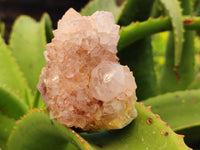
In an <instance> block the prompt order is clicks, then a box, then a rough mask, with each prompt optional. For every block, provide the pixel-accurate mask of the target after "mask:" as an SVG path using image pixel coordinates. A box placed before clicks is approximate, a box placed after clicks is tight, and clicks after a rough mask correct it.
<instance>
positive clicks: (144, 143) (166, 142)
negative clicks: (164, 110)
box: [81, 103, 189, 150]
mask: <svg viewBox="0 0 200 150" xmlns="http://www.w3.org/2000/svg"><path fill="white" fill-rule="evenodd" d="M136 108H137V110H138V117H137V118H136V119H135V120H134V121H133V122H132V123H131V124H130V125H128V126H127V127H125V128H124V129H122V130H116V131H102V132H100V133H93V134H88V133H83V134H81V135H82V136H83V137H84V138H85V139H86V140H87V141H89V143H90V144H92V146H93V147H94V148H95V149H99V150H100V149H103V150H122V149H123V150H130V149H136V150H156V149H164V150H172V149H176V150H179V149H180V150H184V149H189V148H188V147H187V146H186V145H185V144H184V142H183V138H181V136H178V135H177V134H175V133H174V132H173V131H172V129H170V128H169V126H167V124H166V123H164V122H163V121H161V120H160V118H159V117H158V116H157V115H154V114H153V113H152V112H151V111H150V110H148V109H147V108H146V107H144V105H143V104H142V103H140V104H139V103H137V104H136Z"/></svg>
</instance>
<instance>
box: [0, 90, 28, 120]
mask: <svg viewBox="0 0 200 150" xmlns="http://www.w3.org/2000/svg"><path fill="white" fill-rule="evenodd" d="M27 111H28V106H27V105H26V104H25V102H24V101H23V100H21V99H20V98H19V97H18V96H16V95H15V94H14V93H12V92H11V91H10V90H8V89H6V88H5V87H2V86H0V112H1V113H3V114H4V115H6V116H8V117H10V118H13V119H16V120H17V119H19V118H20V117H21V116H23V115H24V114H25V113H26V112H27Z"/></svg>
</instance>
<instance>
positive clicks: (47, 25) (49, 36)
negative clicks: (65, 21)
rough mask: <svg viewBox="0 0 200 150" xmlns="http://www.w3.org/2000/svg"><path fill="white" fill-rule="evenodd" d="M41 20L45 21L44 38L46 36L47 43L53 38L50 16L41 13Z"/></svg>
mask: <svg viewBox="0 0 200 150" xmlns="http://www.w3.org/2000/svg"><path fill="white" fill-rule="evenodd" d="M41 21H44V22H45V31H46V32H45V33H46V38H47V43H49V42H51V39H52V38H53V32H52V31H53V27H52V22H51V18H50V16H49V15H48V14H47V13H44V14H43V15H42V18H41Z"/></svg>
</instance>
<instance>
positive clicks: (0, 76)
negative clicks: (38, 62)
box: [0, 37, 33, 105]
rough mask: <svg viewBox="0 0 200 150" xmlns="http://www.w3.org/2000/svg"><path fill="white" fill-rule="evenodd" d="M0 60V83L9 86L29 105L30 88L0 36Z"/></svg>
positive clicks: (31, 96) (30, 98)
mask: <svg viewBox="0 0 200 150" xmlns="http://www.w3.org/2000/svg"><path fill="white" fill-rule="evenodd" d="M0 60H1V61H0V68H1V69H0V85H1V86H6V87H7V88H10V89H11V90H12V91H14V92H15V93H16V94H17V95H18V96H19V97H20V98H21V99H23V100H24V101H25V102H26V104H28V105H29V104H30V103H31V100H32V98H33V95H32V93H31V90H30V89H29V87H28V84H27V81H26V80H25V78H24V76H23V74H22V73H21V71H20V69H19V67H18V65H17V63H16V61H15V59H14V58H13V56H12V53H11V51H10V49H9V48H8V46H7V45H6V44H5V42H4V41H3V39H2V38H1V37H0Z"/></svg>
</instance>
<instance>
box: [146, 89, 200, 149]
mask: <svg viewBox="0 0 200 150" xmlns="http://www.w3.org/2000/svg"><path fill="white" fill-rule="evenodd" d="M143 102H144V104H145V105H147V106H151V109H152V111H153V112H154V113H158V114H159V115H160V116H161V118H162V119H163V120H164V121H167V123H168V124H169V125H170V126H171V128H172V129H173V130H174V131H176V132H178V133H182V134H185V135H186V140H187V143H188V144H190V145H192V143H193V142H194V143H199V139H200V110H199V108H200V90H199V89H198V90H191V91H180V92H174V93H168V94H164V95H160V96H157V97H154V98H150V99H148V100H146V101H143ZM194 128H195V132H194ZM199 146H200V145H199Z"/></svg>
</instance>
